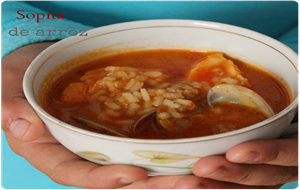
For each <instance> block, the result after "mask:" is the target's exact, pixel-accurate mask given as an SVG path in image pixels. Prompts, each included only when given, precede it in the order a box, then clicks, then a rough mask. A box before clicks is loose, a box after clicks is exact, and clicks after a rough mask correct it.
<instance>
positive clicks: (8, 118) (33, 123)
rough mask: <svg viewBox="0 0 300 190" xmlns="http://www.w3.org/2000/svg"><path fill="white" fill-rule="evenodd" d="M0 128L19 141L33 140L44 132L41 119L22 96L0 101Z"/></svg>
mask: <svg viewBox="0 0 300 190" xmlns="http://www.w3.org/2000/svg"><path fill="white" fill-rule="evenodd" d="M1 116H2V129H3V130H4V131H5V132H6V133H9V134H11V135H12V136H13V137H15V138H16V139H18V140H21V141H26V142H28V141H34V140H36V139H38V138H39V137H40V136H41V135H42V134H43V132H44V130H45V127H44V123H43V122H42V120H41V119H40V118H39V116H38V115H37V114H36V113H35V111H34V110H33V109H32V107H31V106H30V105H29V103H28V102H27V101H26V99H24V98H12V99H10V100H4V101H2V115H1Z"/></svg>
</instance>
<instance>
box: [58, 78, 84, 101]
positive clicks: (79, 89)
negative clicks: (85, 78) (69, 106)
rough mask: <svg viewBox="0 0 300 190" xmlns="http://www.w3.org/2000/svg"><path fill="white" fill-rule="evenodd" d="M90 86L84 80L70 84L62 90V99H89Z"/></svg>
mask: <svg viewBox="0 0 300 190" xmlns="http://www.w3.org/2000/svg"><path fill="white" fill-rule="evenodd" d="M87 89H88V86H87V84H85V83H82V82H76V83H71V84H69V85H68V86H67V87H66V88H65V89H64V91H63V92H62V96H61V100H63V101H67V102H81V101H88V100H89V98H88V94H87Z"/></svg>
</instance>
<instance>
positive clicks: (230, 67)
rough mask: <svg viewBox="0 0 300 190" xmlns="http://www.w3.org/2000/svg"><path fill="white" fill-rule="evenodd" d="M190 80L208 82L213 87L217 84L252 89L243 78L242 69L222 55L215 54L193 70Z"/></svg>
mask: <svg viewBox="0 0 300 190" xmlns="http://www.w3.org/2000/svg"><path fill="white" fill-rule="evenodd" d="M188 80H193V81H198V82H204V81H205V82H207V83H209V84H210V85H211V86H214V85H217V84H235V85H241V86H245V87H250V86H251V85H250V83H249V81H248V79H247V78H245V77H243V76H242V72H241V71H240V69H239V68H238V67H237V66H236V65H235V64H234V63H233V62H232V61H231V60H228V59H226V58H225V57H224V56H223V54H222V53H214V54H211V55H209V56H207V58H206V59H205V60H203V61H201V62H199V63H198V64H197V65H196V66H195V67H193V68H192V69H191V71H190V72H189V74H188Z"/></svg>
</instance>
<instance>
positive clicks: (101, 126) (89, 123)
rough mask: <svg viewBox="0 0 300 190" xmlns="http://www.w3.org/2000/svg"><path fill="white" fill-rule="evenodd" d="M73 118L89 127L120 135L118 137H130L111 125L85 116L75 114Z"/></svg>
mask: <svg viewBox="0 0 300 190" xmlns="http://www.w3.org/2000/svg"><path fill="white" fill-rule="evenodd" d="M72 118H73V119H75V120H77V121H79V122H81V123H83V124H85V125H86V126H87V127H90V128H93V129H96V130H99V131H102V132H105V133H108V134H111V135H114V136H118V137H129V136H127V135H125V134H122V133H120V132H118V131H115V130H113V129H111V128H109V127H106V126H105V125H104V124H100V123H98V122H95V121H92V120H90V119H87V118H83V117H80V116H75V115H72Z"/></svg>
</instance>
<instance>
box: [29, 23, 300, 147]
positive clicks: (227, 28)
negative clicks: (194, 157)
mask: <svg viewBox="0 0 300 190" xmlns="http://www.w3.org/2000/svg"><path fill="white" fill-rule="evenodd" d="M166 26H173V27H189V26H190V27H191V26H193V27H197V28H198V27H199V28H205V29H214V30H218V31H224V32H230V33H233V34H237V35H242V36H244V37H247V38H251V39H254V40H256V41H259V42H261V43H263V44H265V45H267V46H269V47H272V48H273V49H275V50H277V51H278V52H279V53H281V54H282V55H283V56H285V57H286V58H287V59H288V60H289V61H290V62H291V64H292V65H293V66H294V68H295V69H296V72H297V73H298V68H297V64H294V62H296V61H297V60H298V55H297V54H296V53H295V52H294V51H293V50H292V49H291V48H290V47H288V46H286V45H285V44H283V43H281V42H279V41H277V40H275V39H273V38H271V37H269V36H266V35H264V34H261V33H258V32H255V31H252V30H249V29H245V28H242V27H238V26H234V25H229V24H224V23H217V22H209V21H201V20H180V19H158V20H143V21H132V22H124V23H118V24H112V25H107V26H102V27H98V28H94V29H91V30H88V31H87V32H89V33H98V34H100V35H101V34H102V35H103V34H105V33H106V32H115V30H116V29H118V31H122V30H128V29H130V30H132V29H137V28H145V27H148V28H149V27H166ZM120 28H122V30H120ZM96 36H97V35H93V34H92V36H91V37H87V38H84V39H82V38H80V37H78V36H71V37H68V38H65V39H63V40H61V41H59V42H57V43H55V44H53V45H51V46H49V47H48V48H46V49H45V50H44V51H43V52H41V53H40V54H39V55H38V56H37V57H36V58H35V59H34V60H33V61H32V63H31V64H30V66H29V67H28V69H27V70H26V72H25V75H24V79H23V91H24V94H25V97H26V98H27V100H28V102H29V103H30V105H31V106H32V107H33V108H34V110H36V111H37V112H38V113H39V114H41V115H42V116H44V117H46V118H48V119H49V120H51V121H52V122H54V123H55V124H56V125H58V126H60V127H63V128H66V129H68V130H72V131H74V132H77V133H81V134H83V135H87V136H92V137H95V138H100V139H106V140H110V141H121V142H126V143H137V144H182V143H192V142H202V141H213V140H218V139H222V138H228V137H232V136H237V135H240V134H244V133H247V132H250V131H253V130H257V129H259V128H262V127H264V126H266V125H269V124H271V123H273V122H275V121H277V120H279V119H281V118H282V117H284V116H286V115H288V114H290V113H291V112H293V111H294V110H295V109H296V108H297V106H298V92H297V94H295V98H294V100H293V101H292V102H291V103H290V105H288V106H287V107H286V108H285V109H284V110H282V111H280V112H279V113H277V114H276V115H274V116H272V117H270V118H268V119H266V120H264V121H262V122H259V123H257V124H254V125H251V126H248V127H245V128H242V129H238V130H234V131H230V132H226V133H221V134H214V135H209V136H202V137H192V138H181V139H136V138H124V137H116V136H110V135H105V134H100V133H96V132H92V131H88V130H84V129H81V128H78V127H75V126H72V125H70V124H67V123H65V122H63V121H61V120H59V119H56V118H55V117H53V116H51V115H50V114H48V113H47V112H46V111H45V110H44V109H43V108H42V107H41V106H40V105H39V104H38V103H37V100H36V99H35V98H34V95H33V88H32V87H33V81H34V78H33V77H32V75H33V74H32V72H34V75H36V73H37V72H38V69H36V68H37V67H38V66H40V64H41V63H39V62H40V60H43V58H44V56H45V57H47V59H46V60H45V61H44V62H46V61H47V60H48V59H49V58H51V56H52V55H53V53H52V54H50V55H47V54H48V52H51V51H52V52H58V51H60V50H57V49H56V48H57V47H59V46H63V48H68V47H70V46H71V45H72V44H73V45H74V44H76V43H80V42H81V41H85V40H88V39H91V38H94V37H96ZM77 37H78V38H77ZM267 42H269V43H267ZM270 43H271V44H270ZM275 45H276V47H277V46H278V47H277V48H275V47H273V46H275ZM278 49H280V50H278ZM283 50H284V51H285V53H283V52H281V51H283ZM286 54H288V55H286ZM290 58H293V60H294V61H292V60H290ZM31 79H32V80H31Z"/></svg>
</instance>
